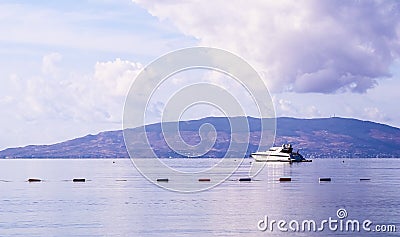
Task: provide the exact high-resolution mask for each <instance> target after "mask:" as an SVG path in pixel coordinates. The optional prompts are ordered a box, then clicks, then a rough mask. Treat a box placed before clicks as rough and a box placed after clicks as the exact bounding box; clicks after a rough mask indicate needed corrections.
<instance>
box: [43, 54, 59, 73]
mask: <svg viewBox="0 0 400 237" xmlns="http://www.w3.org/2000/svg"><path fill="white" fill-rule="evenodd" d="M61 60H62V55H61V54H59V53H50V54H47V55H45V56H43V59H42V72H43V74H45V75H46V74H49V75H52V76H57V74H58V72H59V69H58V65H57V64H58V63H59V62H60V61H61Z"/></svg>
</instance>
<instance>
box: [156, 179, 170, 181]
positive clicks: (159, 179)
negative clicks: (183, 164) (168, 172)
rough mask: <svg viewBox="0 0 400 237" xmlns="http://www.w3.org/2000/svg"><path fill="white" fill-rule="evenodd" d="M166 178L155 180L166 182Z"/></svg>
mask: <svg viewBox="0 0 400 237" xmlns="http://www.w3.org/2000/svg"><path fill="white" fill-rule="evenodd" d="M168 181H169V180H168V179H157V182H168Z"/></svg>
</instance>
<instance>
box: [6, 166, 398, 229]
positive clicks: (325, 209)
mask: <svg viewBox="0 0 400 237" xmlns="http://www.w3.org/2000/svg"><path fill="white" fill-rule="evenodd" d="M143 162H144V163H146V161H143ZM252 162H253V161H252V160H251V159H244V160H243V161H242V163H241V166H240V167H239V168H238V170H236V171H235V172H234V173H233V174H232V175H231V176H230V177H228V178H227V179H226V180H225V181H223V182H221V183H220V184H217V185H213V187H210V188H207V189H204V190H202V191H194V192H180V191H179V190H170V189H168V187H167V188H165V186H166V185H173V183H174V179H173V177H165V176H164V177H162V178H164V180H163V181H160V183H157V181H156V182H154V181H153V182H152V181H149V180H148V178H146V177H145V175H143V174H142V173H141V172H139V171H138V170H137V168H136V167H135V165H134V164H133V162H132V161H131V160H130V159H1V160H0V236H2V237H3V236H24V237H26V236H292V235H293V236H400V159H360V158H354V159H337V158H335V159H314V160H313V162H307V163H293V164H288V163H268V164H265V167H264V168H263V169H262V170H261V171H260V172H259V173H258V175H257V176H255V177H252V178H251V179H250V180H249V179H245V178H247V175H248V172H247V170H248V169H249V168H250V167H251V165H252ZM165 163H166V164H168V165H169V166H171V167H179V168H181V169H183V170H200V171H201V170H204V169H208V168H210V167H213V166H214V165H215V164H216V163H218V159H205V158H202V159H166V161H165ZM149 165H152V164H150V163H149ZM153 168H155V169H157V167H153ZM160 177H161V176H160ZM32 178H35V179H39V180H40V182H28V179H32ZM78 178H79V179H81V180H80V181H84V182H73V179H78ZM168 178H169V179H168ZM204 178H205V179H206V180H205V181H204V182H206V183H207V177H204ZM209 178H210V182H212V178H213V177H209ZM281 178H284V179H282V181H280V180H281ZM320 178H322V180H320ZM83 179H84V180H83ZM166 179H168V182H167V181H166ZM240 180H247V181H240ZM285 180H286V181H285ZM323 180H326V181H323ZM78 181H79V180H78ZM161 182H164V183H165V185H164V184H162V183H161ZM191 182H192V183H193V182H199V181H198V180H194V179H188V180H187V183H188V185H190V183H191ZM205 185H207V184H205Z"/></svg>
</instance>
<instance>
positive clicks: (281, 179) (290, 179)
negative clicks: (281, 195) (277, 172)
mask: <svg viewBox="0 0 400 237" xmlns="http://www.w3.org/2000/svg"><path fill="white" fill-rule="evenodd" d="M279 181H281V182H290V181H292V178H290V177H281V178H279Z"/></svg>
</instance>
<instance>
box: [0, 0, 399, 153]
mask: <svg viewBox="0 0 400 237" xmlns="http://www.w3.org/2000/svg"><path fill="white" fill-rule="evenodd" d="M399 4H400V3H398V2H397V1H376V2H375V1H312V0H309V1H301V2H293V1H252V2H250V3H246V2H245V1H231V2H229V4H226V1H213V2H208V1H184V2H180V1H173V0H170V1H128V0H127V1H125V0H117V1H111V0H98V1H95V0H88V1H62V0H60V1H2V2H1V3H0V30H1V33H0V64H1V67H0V77H1V81H2V86H1V87H0V107H1V108H2V116H1V117H0V132H1V134H2V135H1V136H0V149H3V148H6V147H14V146H23V145H27V144H48V143H54V142H59V141H63V140H66V139H71V138H74V137H78V136H82V135H86V134H88V133H92V134H93V133H97V132H100V131H104V130H114V129H120V128H121V127H122V124H121V120H122V113H123V104H124V100H125V95H126V93H127V91H128V89H129V86H130V84H131V82H132V80H133V79H134V77H135V75H136V74H137V73H138V72H139V71H140V70H141V68H143V66H145V65H146V64H148V63H150V62H151V61H152V60H154V59H156V58H157V57H158V56H160V55H163V54H165V53H167V52H169V51H171V50H176V49H180V48H183V47H189V46H199V45H202V46H211V47H219V48H223V49H226V50H229V51H231V52H233V53H236V54H238V55H240V56H242V57H243V58H245V59H246V60H247V61H248V62H250V63H251V64H252V65H253V67H254V68H255V69H256V70H257V71H258V72H259V73H260V75H262V77H263V79H264V81H265V83H266V84H267V85H268V87H269V88H270V91H271V94H272V98H273V101H274V105H275V109H276V113H277V116H293V117H300V118H314V117H329V116H332V115H336V116H341V117H353V118H358V119H362V120H370V121H375V122H380V123H386V124H389V125H393V126H397V127H399V126H400V114H399V113H398V109H397V107H398V106H397V100H398V98H399V96H398V89H399V88H400V79H399V76H400V61H399V53H400V40H399V39H400V38H399V37H400V19H399V18H400V16H399V15H400V14H399V12H400V11H399V6H398V5H399ZM226 85H227V84H226ZM227 86H228V85H227ZM189 117H190V116H189Z"/></svg>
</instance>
